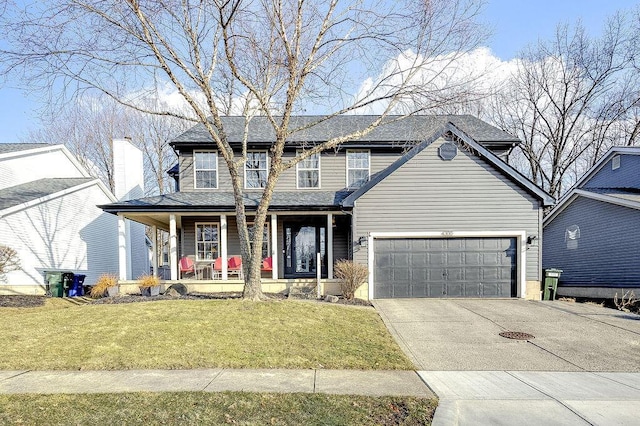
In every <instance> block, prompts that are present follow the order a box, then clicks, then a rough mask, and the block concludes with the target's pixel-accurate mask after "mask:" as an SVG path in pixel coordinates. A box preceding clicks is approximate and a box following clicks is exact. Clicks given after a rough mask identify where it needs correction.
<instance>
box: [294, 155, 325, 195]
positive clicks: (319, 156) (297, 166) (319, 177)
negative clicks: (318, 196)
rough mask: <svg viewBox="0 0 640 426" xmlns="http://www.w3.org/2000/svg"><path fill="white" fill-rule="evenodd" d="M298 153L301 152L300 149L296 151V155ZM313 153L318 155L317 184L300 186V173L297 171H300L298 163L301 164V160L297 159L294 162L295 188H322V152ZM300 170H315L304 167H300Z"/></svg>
mask: <svg viewBox="0 0 640 426" xmlns="http://www.w3.org/2000/svg"><path fill="white" fill-rule="evenodd" d="M300 153H301V151H300V150H297V151H296V155H299V154H300ZM315 155H317V156H318V186H315V187H308V186H306V187H302V188H301V187H300V173H299V171H300V164H302V162H301V161H299V162H298V163H297V164H296V189H300V190H302V191H304V190H307V189H310V190H314V189H320V188H322V172H321V170H322V154H321V153H317V154H315ZM302 170H303V171H305V170H316V169H306V168H305V169H302Z"/></svg>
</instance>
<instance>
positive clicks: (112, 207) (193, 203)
mask: <svg viewBox="0 0 640 426" xmlns="http://www.w3.org/2000/svg"><path fill="white" fill-rule="evenodd" d="M349 194H351V191H337V192H335V191H309V192H305V191H296V192H274V193H273V197H272V199H271V203H270V204H269V210H270V211H292V210H293V211H299V210H334V209H336V208H339V207H340V206H341V203H342V200H344V199H345V198H346V197H347V196H348V195H349ZM261 196H262V192H248V193H245V194H244V205H245V207H247V208H249V209H251V208H255V207H257V206H258V204H259V203H260V197H261ZM98 207H100V208H101V209H103V210H104V211H106V212H108V213H113V214H117V213H119V212H185V211H189V212H192V211H203V212H204V211H207V212H223V211H233V210H235V203H234V199H233V193H232V192H203V191H199V192H176V193H172V194H165V195H159V196H155V197H146V198H139V199H136V200H130V201H122V202H118V203H112V204H105V205H101V206H98Z"/></svg>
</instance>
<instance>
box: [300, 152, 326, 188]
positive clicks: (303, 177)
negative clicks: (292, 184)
mask: <svg viewBox="0 0 640 426" xmlns="http://www.w3.org/2000/svg"><path fill="white" fill-rule="evenodd" d="M299 154H300V152H298V155H299ZM296 168H297V175H298V179H297V180H298V189H303V188H320V154H313V155H312V156H310V157H309V158H305V159H304V160H302V161H301V162H299V163H298V165H297V166H296Z"/></svg>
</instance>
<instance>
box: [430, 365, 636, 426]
mask: <svg viewBox="0 0 640 426" xmlns="http://www.w3.org/2000/svg"><path fill="white" fill-rule="evenodd" d="M419 374H420V376H421V377H422V378H423V379H424V380H425V381H426V382H427V383H429V386H431V388H432V389H433V390H434V391H435V392H436V394H437V395H438V396H439V397H440V403H439V404H438V408H437V410H436V413H435V417H434V419H433V426H449V425H532V426H533V425H536V426H537V425H582V426H584V425H602V426H607V425H629V426H631V425H637V424H638V422H639V419H640V373H575V372H565V373H562V372H539V371H529V372H527V371H519V372H516V371H422V372H419Z"/></svg>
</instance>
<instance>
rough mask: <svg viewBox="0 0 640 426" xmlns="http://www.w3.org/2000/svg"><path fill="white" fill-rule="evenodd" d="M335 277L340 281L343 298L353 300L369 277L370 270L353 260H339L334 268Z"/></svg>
mask: <svg viewBox="0 0 640 426" xmlns="http://www.w3.org/2000/svg"><path fill="white" fill-rule="evenodd" d="M333 271H334V275H335V276H336V278H338V279H339V280H340V290H341V291H342V296H344V298H345V299H347V300H352V299H353V297H354V296H355V293H356V290H357V289H358V287H360V286H361V285H362V284H363V283H364V282H365V281H366V280H367V277H368V276H369V270H368V269H367V267H366V266H365V265H362V264H360V263H354V262H353V261H351V260H344V259H342V260H338V261H337V262H336V264H335V266H334V268H333Z"/></svg>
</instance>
